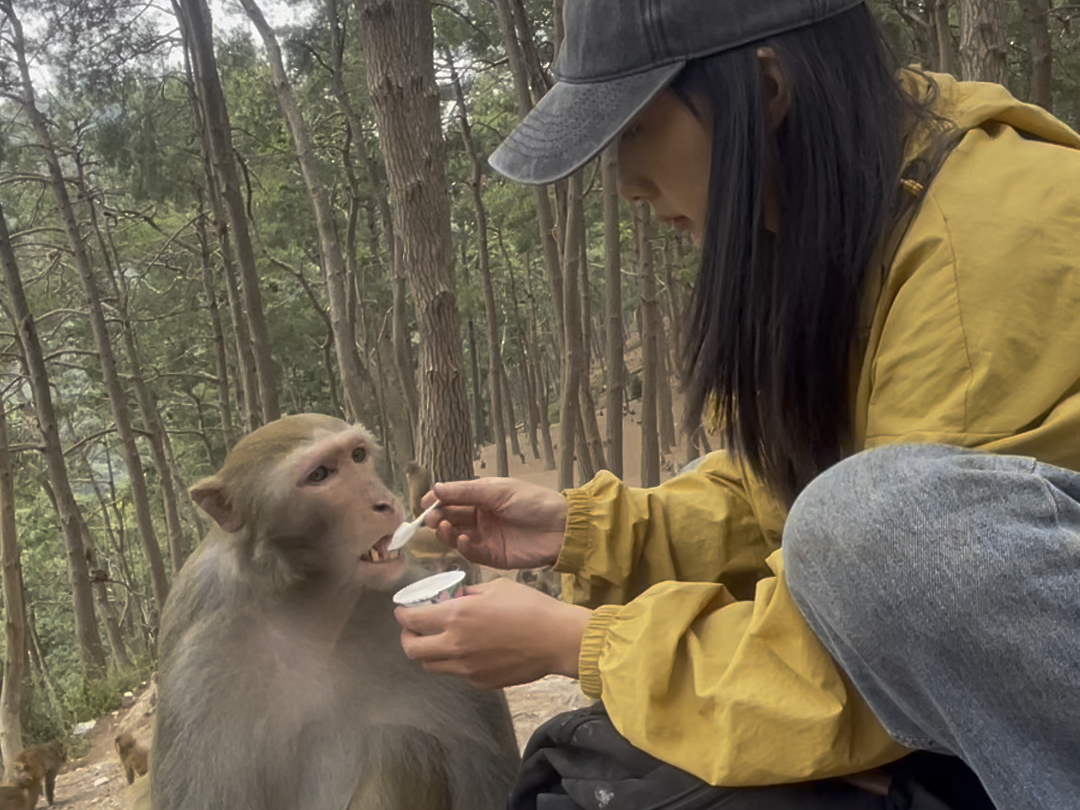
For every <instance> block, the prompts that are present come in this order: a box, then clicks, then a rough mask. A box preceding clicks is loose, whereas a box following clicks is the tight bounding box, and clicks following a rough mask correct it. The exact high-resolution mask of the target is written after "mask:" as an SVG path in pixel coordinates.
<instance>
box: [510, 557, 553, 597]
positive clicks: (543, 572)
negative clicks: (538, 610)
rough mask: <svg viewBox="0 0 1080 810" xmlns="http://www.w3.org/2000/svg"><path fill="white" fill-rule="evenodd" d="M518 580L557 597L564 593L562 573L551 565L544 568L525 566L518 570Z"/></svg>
mask: <svg viewBox="0 0 1080 810" xmlns="http://www.w3.org/2000/svg"><path fill="white" fill-rule="evenodd" d="M516 579H517V581H518V582H521V583H523V584H525V585H528V586H529V587H531V588H536V590H538V591H540V593H546V594H547V595H548V596H554V597H555V598H556V599H558V598H559V596H560V595H561V594H562V574H560V573H558V572H557V571H555V570H554V569H553V568H552V567H551V566H550V565H545V566H544V567H543V568H523V569H522V570H520V571H518V573H517V577H516Z"/></svg>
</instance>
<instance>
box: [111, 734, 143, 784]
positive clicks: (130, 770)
mask: <svg viewBox="0 0 1080 810" xmlns="http://www.w3.org/2000/svg"><path fill="white" fill-rule="evenodd" d="M113 748H115V749H116V753H117V755H118V756H119V757H120V764H121V765H123V766H124V775H125V776H126V777H127V783H128V784H129V785H130V784H131V783H132V782H134V781H135V777H136V776H146V774H147V772H148V771H149V770H150V766H149V759H150V752H149V751H147V750H146V747H145V746H144V745H142V744H140V743H139V741H138V740H136V739H135V738H134V737H132V736H131V735H130V734H128V733H127V732H124V733H121V734H117V735H116V739H115V740H113Z"/></svg>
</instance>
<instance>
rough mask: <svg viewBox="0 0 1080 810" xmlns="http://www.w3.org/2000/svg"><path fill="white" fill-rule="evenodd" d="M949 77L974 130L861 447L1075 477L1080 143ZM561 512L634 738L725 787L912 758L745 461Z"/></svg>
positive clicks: (952, 167) (605, 695) (935, 204)
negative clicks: (830, 621)
mask: <svg viewBox="0 0 1080 810" xmlns="http://www.w3.org/2000/svg"><path fill="white" fill-rule="evenodd" d="M934 78H935V79H936V81H937V82H938V84H939V87H940V98H939V100H938V102H937V104H936V106H935V111H936V112H937V113H938V114H939V115H941V116H943V117H945V118H947V119H949V120H951V121H953V122H955V124H956V125H957V127H958V128H959V129H960V130H961V131H962V132H965V133H966V134H965V135H964V136H963V138H962V140H961V141H960V143H959V145H958V146H957V147H956V149H955V150H954V151H953V152H952V153H951V154H950V156H949V157H948V159H947V160H946V161H945V163H944V164H943V166H942V167H941V170H940V171H939V173H938V175H937V177H936V178H935V179H934V180H933V182H932V183H931V185H930V186H929V188H928V189H927V191H926V196H925V200H924V202H923V203H922V205H921V207H920V208H919V210H918V213H917V214H916V216H915V218H914V220H913V221H912V223H911V226H910V228H909V230H908V231H907V234H906V235H905V237H904V238H903V240H902V241H901V242H900V245H899V248H898V250H897V252H896V254H895V257H894V259H893V261H892V266H891V268H890V270H889V273H888V275H887V277H886V279H885V281H884V284H883V286H882V289H881V291H880V293H879V295H878V299H877V306H876V308H875V309H873V315H872V323H871V326H870V331H869V342H868V348H867V350H866V352H865V355H864V357H863V361H862V366H861V369H860V370H859V378H858V388H857V392H856V407H855V437H856V446H857V448H858V449H867V448H872V447H877V446H879V445H883V444H889V443H894V442H937V443H943V444H950V445H957V446H962V447H970V448H979V449H980V450H984V451H987V452H993V453H1010V454H1017V455H1026V456H1033V457H1035V458H1037V459H1039V460H1041V461H1044V462H1048V463H1050V464H1055V465H1058V466H1063V467H1068V468H1071V469H1077V470H1080V151H1076V150H1080V136H1078V135H1077V134H1076V133H1075V132H1073V131H1072V130H1071V129H1069V128H1068V127H1067V126H1065V125H1064V124H1062V123H1061V122H1059V121H1057V120H1056V119H1054V118H1053V117H1052V116H1050V115H1049V114H1047V113H1046V112H1044V111H1043V110H1041V109H1039V108H1037V107H1033V106H1029V105H1026V104H1021V103H1020V102H1018V101H1016V99H1014V98H1013V97H1012V96H1010V95H1009V94H1008V93H1007V92H1006V91H1005V90H1004V89H1003V88H1001V87H999V86H997V85H987V84H975V83H960V82H956V81H955V80H953V79H951V78H950V77H947V76H935V77H934ZM872 305H873V302H871V306H872ZM566 497H567V502H568V506H569V517H568V523H567V534H566V539H565V541H564V546H563V549H562V553H561V555H560V557H559V561H558V563H557V566H556V567H557V569H558V570H560V571H562V572H564V574H566V576H564V577H563V580H564V589H565V591H566V598H568V599H570V600H571V601H574V602H577V603H579V604H583V605H586V606H589V607H594V608H596V610H595V612H594V614H593V616H592V619H591V621H590V623H589V626H588V628H587V630H586V634H585V639H584V642H583V644H582V649H581V656H580V678H581V687H582V689H583V690H584V691H585V692H586V694H588V695H590V696H593V697H599V698H602V699H603V701H604V704H605V706H606V707H607V709H608V711H609V712H610V714H611V717H612V720H613V721H614V723H615V725H616V727H617V728H618V729H619V730H620V731H621V732H622V733H623V734H624V735H625V736H626V737H627V738H629V739H630V741H631V742H633V743H634V744H635V745H637V746H638V747H640V748H642V749H644V750H645V751H648V752H649V753H651V754H653V755H655V756H657V757H659V758H660V759H663V760H665V761H667V762H670V763H672V764H674V765H677V766H679V767H681V768H684V769H685V770H687V771H690V772H691V773H694V774H696V775H697V776H699V777H701V778H702V779H705V780H706V781H708V782H711V783H712V784H719V785H730V786H737V785H758V784H771V783H781V782H791V781H799V780H804V779H808V778H823V777H828V776H836V775H841V774H846V773H852V772H856V771H860V770H864V769H867V768H872V767H876V766H878V765H881V764H883V763H885V762H888V761H891V760H894V759H897V758H899V757H901V756H903V755H904V754H905V753H907V749H905V748H903V747H902V746H900V745H899V744H897V743H896V742H894V741H893V740H891V739H890V738H889V736H888V735H887V734H886V732H885V730H884V729H883V728H882V726H881V725H880V724H879V723H878V722H877V720H876V718H875V717H874V716H873V714H872V713H871V712H870V710H869V708H868V707H867V705H866V704H865V703H864V702H863V700H862V699H861V698H860V697H859V695H858V694H857V693H856V692H855V691H854V690H853V689H852V687H851V685H850V684H849V683H848V681H847V680H846V678H845V677H844V676H843V675H842V674H841V672H840V671H839V670H838V669H837V667H836V665H835V664H834V663H833V661H832V659H831V658H830V656H829V654H828V652H827V651H826V650H825V648H824V647H823V646H822V645H821V643H820V642H819V641H818V640H817V638H816V637H815V636H814V634H813V633H812V632H811V630H810V629H809V627H808V626H807V625H806V623H805V622H804V621H803V619H802V616H801V615H800V613H799V611H798V610H797V609H796V607H795V605H794V603H793V602H792V600H791V596H790V594H789V593H788V590H787V587H786V585H785V580H784V565H783V557H782V553H781V552H780V551H779V548H780V537H781V532H782V530H783V525H784V519H785V514H784V510H783V509H782V508H781V507H780V506H779V505H778V503H777V502H776V501H775V500H774V499H773V498H772V497H770V495H769V493H768V492H767V491H766V490H765V489H764V488H763V487H762V486H761V484H760V483H759V482H756V481H754V480H753V479H752V478H751V477H750V476H748V474H747V472H746V470H744V469H742V468H741V466H740V465H739V463H738V462H737V461H736V460H734V459H733V458H732V457H731V456H729V455H728V454H726V453H725V452H723V451H720V452H716V453H712V454H711V455H709V456H708V457H707V458H706V459H705V460H704V461H703V462H702V463H701V465H700V466H699V467H698V468H697V469H695V470H694V471H692V472H689V473H686V474H684V475H681V476H679V477H677V478H675V479H673V480H671V481H669V482H667V483H665V484H663V485H661V486H659V487H656V488H653V489H635V488H630V487H627V486H625V485H623V484H622V483H620V482H619V481H618V480H617V479H615V477H614V476H612V475H610V474H608V473H601V474H599V475H598V476H597V477H596V478H595V479H594V480H593V481H591V482H590V483H589V484H587V485H586V486H584V487H581V488H580V489H576V490H570V491H568V492H567V493H566Z"/></svg>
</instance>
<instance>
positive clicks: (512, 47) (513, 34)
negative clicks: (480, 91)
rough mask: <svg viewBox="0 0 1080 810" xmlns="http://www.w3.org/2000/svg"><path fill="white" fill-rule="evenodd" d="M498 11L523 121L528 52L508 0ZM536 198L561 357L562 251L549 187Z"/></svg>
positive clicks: (528, 101) (499, 0) (528, 102)
mask: <svg viewBox="0 0 1080 810" xmlns="http://www.w3.org/2000/svg"><path fill="white" fill-rule="evenodd" d="M495 11H496V14H497V15H498V18H499V32H500V34H501V35H502V41H503V48H504V49H505V50H506V57H507V60H508V61H509V63H510V72H511V74H512V75H513V78H514V90H515V92H516V94H517V100H518V115H520V116H521V117H522V118H524V117H525V116H526V115H528V114H529V111H530V110H532V108H533V105H534V104H535V100H534V98H533V97H532V95H530V93H529V75H530V72H529V68H528V65H527V62H526V58H525V49H524V48H523V44H522V42H521V40H520V39H519V37H518V33H517V30H518V26H517V24H516V23H515V20H514V12H513V10H512V9H511V7H510V3H509V0H495ZM541 95H542V94H541ZM537 98H539V96H537ZM533 194H534V196H535V199H536V218H537V222H538V224H539V227H540V245H541V247H542V248H543V251H544V267H545V269H546V270H547V277H548V283H549V284H550V286H551V304H552V307H553V308H554V310H555V323H556V324H557V332H556V337H557V340H558V344H559V354H560V356H562V355H564V354H565V352H566V349H565V347H564V345H563V341H564V334H565V329H564V324H563V311H564V305H563V294H564V291H563V286H564V283H565V282H564V280H563V272H562V266H561V264H560V260H559V248H560V247H561V245H559V244H558V243H557V242H556V241H555V237H554V233H555V216H554V214H553V212H552V209H551V197H550V196H549V195H548V188H547V186H533Z"/></svg>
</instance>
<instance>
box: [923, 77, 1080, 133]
mask: <svg viewBox="0 0 1080 810" xmlns="http://www.w3.org/2000/svg"><path fill="white" fill-rule="evenodd" d="M925 76H926V77H929V78H930V79H932V80H933V82H934V84H936V85H937V97H936V98H935V99H934V101H933V103H932V105H931V109H932V110H933V112H934V113H935V114H936V115H938V116H940V117H941V118H944V119H946V120H947V121H949V122H951V123H952V124H953V126H955V127H956V129H957V130H959V131H960V132H967V131H969V130H972V129H976V128H978V127H986V126H988V125H993V124H1004V125H1005V126H1008V127H1011V128H1013V129H1015V130H1017V131H1019V132H1022V133H1024V134H1025V135H1029V136H1033V137H1035V138H1038V139H1039V140H1042V141H1047V142H1049V143H1055V144H1059V145H1060V146H1067V147H1071V148H1073V149H1080V135H1078V134H1077V133H1076V132H1075V131H1074V130H1073V129H1072V128H1071V127H1069V126H1068V125H1066V124H1064V123H1062V122H1061V121H1059V120H1058V119H1056V118H1054V116H1052V115H1051V114H1050V113H1048V112H1047V111H1046V110H1044V109H1043V108H1042V107H1037V106H1036V105H1034V104H1025V103H1024V102H1022V101H1018V100H1017V99H1016V98H1014V97H1013V96H1012V94H1011V93H1009V91H1008V90H1006V89H1005V88H1004V87H1002V86H1001V85H1000V84H989V83H986V82H961V81H957V80H956V79H955V78H953V77H952V76H949V75H948V74H944V73H926V74H925ZM905 78H906V81H907V82H911V83H912V84H914V85H915V87H914V88H913V89H914V91H915V93H916V94H917V95H924V96H925V94H926V93H928V92H929V85H928V83H927V81H926V78H923V77H922V76H920V75H919V74H918V73H911V72H909V73H907V76H906V77H905ZM922 145H923V144H919V146H922Z"/></svg>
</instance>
